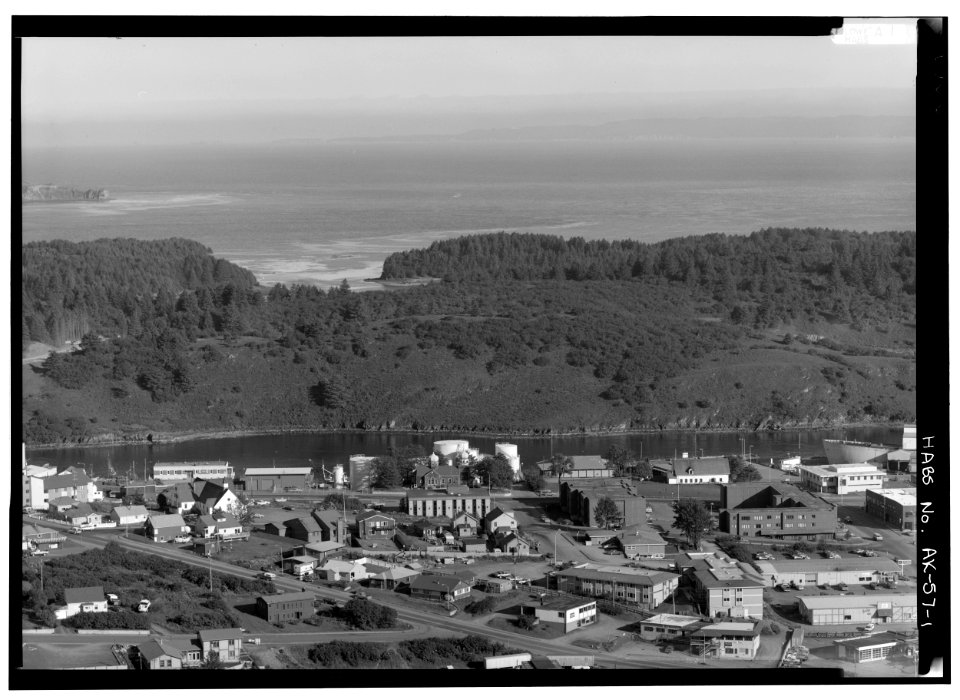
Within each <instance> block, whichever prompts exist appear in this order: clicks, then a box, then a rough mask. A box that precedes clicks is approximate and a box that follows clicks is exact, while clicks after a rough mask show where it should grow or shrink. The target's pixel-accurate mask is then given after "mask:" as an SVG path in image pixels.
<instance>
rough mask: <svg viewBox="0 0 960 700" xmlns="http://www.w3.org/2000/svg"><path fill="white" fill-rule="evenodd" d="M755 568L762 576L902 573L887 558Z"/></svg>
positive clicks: (776, 563)
mask: <svg viewBox="0 0 960 700" xmlns="http://www.w3.org/2000/svg"><path fill="white" fill-rule="evenodd" d="M753 566H754V568H756V569H757V571H759V572H760V573H761V574H767V575H769V574H776V573H784V574H792V573H799V572H806V571H870V572H873V571H880V572H892V571H900V567H899V566H897V565H896V564H894V563H893V562H892V561H891V560H890V559H887V558H886V557H856V558H853V557H844V558H843V559H774V560H773V561H755V562H753Z"/></svg>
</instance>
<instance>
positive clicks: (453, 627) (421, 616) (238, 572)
mask: <svg viewBox="0 0 960 700" xmlns="http://www.w3.org/2000/svg"><path fill="white" fill-rule="evenodd" d="M45 523H46V521H45ZM68 537H70V538H74V537H77V538H79V537H81V536H80V535H68ZM82 537H84V538H85V539H86V541H88V542H97V543H98V544H102V545H103V546H106V545H107V544H109V543H110V542H117V543H118V544H119V545H120V546H122V547H126V548H129V549H133V550H137V551H141V552H144V553H148V554H156V555H157V556H160V557H163V558H165V559H172V560H175V561H181V562H185V563H188V564H192V565H194V566H200V567H205V568H210V569H213V570H214V571H217V572H221V573H226V574H232V575H235V576H239V577H242V578H247V579H252V578H254V577H255V576H256V572H253V571H251V570H249V569H245V568H243V567H240V566H234V565H232V564H226V563H224V562H220V561H217V560H214V559H204V558H201V557H198V556H197V555H194V554H189V553H186V552H184V551H183V550H179V549H171V548H169V547H166V546H165V545H161V544H156V543H151V542H144V541H142V540H128V539H124V538H123V537H120V536H119V533H110V534H106V533H96V532H93V531H88V532H86V533H84V534H83V535H82ZM274 584H275V585H276V587H277V588H278V589H280V590H284V591H299V590H302V589H304V588H306V590H307V591H310V592H313V593H315V594H317V595H322V596H324V597H328V598H334V599H336V600H340V601H346V600H349V599H350V597H351V596H350V594H349V593H345V592H343V591H340V590H337V589H331V588H327V587H323V586H318V585H315V584H311V583H303V582H299V581H295V580H291V579H287V578H283V577H280V578H277V579H276V580H275V581H274ZM397 616H398V618H399V619H400V620H401V621H402V622H406V623H408V624H410V625H412V626H413V629H412V630H404V631H400V632H388V633H383V632H380V633H377V634H378V635H380V637H382V636H383V635H384V634H389V635H392V636H395V638H396V639H409V638H412V637H420V636H424V634H425V631H427V632H428V633H429V634H430V635H435V634H436V633H437V632H438V631H441V633H452V634H461V635H462V634H480V635H483V636H485V637H488V638H491V639H496V640H498V641H501V642H503V643H504V644H508V645H510V646H513V647H518V648H521V649H524V650H526V651H530V652H531V653H537V654H549V655H571V654H578V655H583V654H589V653H590V652H589V650H586V649H584V648H583V647H578V646H574V645H573V644H572V643H571V642H567V641H566V640H563V639H560V640H540V639H534V638H531V637H528V636H525V635H521V634H517V633H514V632H509V631H505V630H498V629H495V628H492V627H488V626H486V625H485V624H483V623H481V622H478V621H474V620H471V619H468V618H450V617H447V616H445V615H443V614H439V613H436V614H435V613H426V612H420V611H417V610H410V609H398V610H397ZM347 634H350V633H342V632H339V633H335V634H332V633H320V632H318V633H312V632H306V633H304V632H281V631H278V632H276V633H270V634H269V635H267V634H255V633H251V635H250V636H259V637H260V638H261V641H265V640H267V639H269V640H271V641H270V643H271V644H297V643H299V644H309V643H315V641H318V640H319V641H324V640H328V639H333V638H336V639H342V638H347V637H346V635H347ZM354 634H357V633H354ZM360 634H362V633H360ZM380 637H378V639H379V638H380ZM47 638H48V635H37V640H38V641H43V640H44V639H47ZM74 639H77V637H74ZM94 639H99V640H100V641H108V640H109V637H107V638H104V637H102V636H97V637H93V636H91V637H90V638H89V640H87V643H89V641H93V640H94ZM142 639H143V638H142V637H141V638H140V640H141V641H142ZM71 643H73V642H72V641H71ZM78 643H83V642H78ZM594 657H595V658H596V660H597V663H601V664H604V665H609V666H612V665H614V664H616V666H617V667H624V668H663V667H667V666H676V667H678V668H680V667H687V666H688V664H689V662H688V661H684V660H673V659H669V660H668V659H663V660H660V659H657V660H656V662H655V663H654V662H651V661H649V660H640V659H629V658H625V657H624V656H617V655H614V654H596V653H595V654H594Z"/></svg>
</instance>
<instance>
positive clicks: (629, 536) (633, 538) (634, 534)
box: [610, 529, 665, 545]
mask: <svg viewBox="0 0 960 700" xmlns="http://www.w3.org/2000/svg"><path fill="white" fill-rule="evenodd" d="M610 539H617V540H619V541H620V543H621V544H624V545H631V544H665V542H664V539H663V538H662V537H661V536H660V533H659V532H657V531H655V530H644V529H637V530H631V531H626V532H624V533H623V534H620V535H615V536H614V537H611V538H610Z"/></svg>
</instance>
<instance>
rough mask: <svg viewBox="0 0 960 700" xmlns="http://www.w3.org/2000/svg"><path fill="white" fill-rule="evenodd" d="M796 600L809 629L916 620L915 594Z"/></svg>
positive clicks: (844, 596) (810, 597)
mask: <svg viewBox="0 0 960 700" xmlns="http://www.w3.org/2000/svg"><path fill="white" fill-rule="evenodd" d="M797 600H798V606H799V610H800V616H801V617H802V618H803V621H804V622H806V623H807V624H808V625H860V624H865V623H869V622H874V623H878V622H914V621H916V619H917V596H916V594H915V593H914V594H913V595H898V594H896V593H892V592H891V593H870V594H863V595H825V596H798V598H797Z"/></svg>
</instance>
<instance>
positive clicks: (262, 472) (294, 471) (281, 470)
mask: <svg viewBox="0 0 960 700" xmlns="http://www.w3.org/2000/svg"><path fill="white" fill-rule="evenodd" d="M312 472H313V469H311V468H310V467H250V468H248V469H245V470H244V472H243V475H244V476H307V475H308V474H310V473H312Z"/></svg>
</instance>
